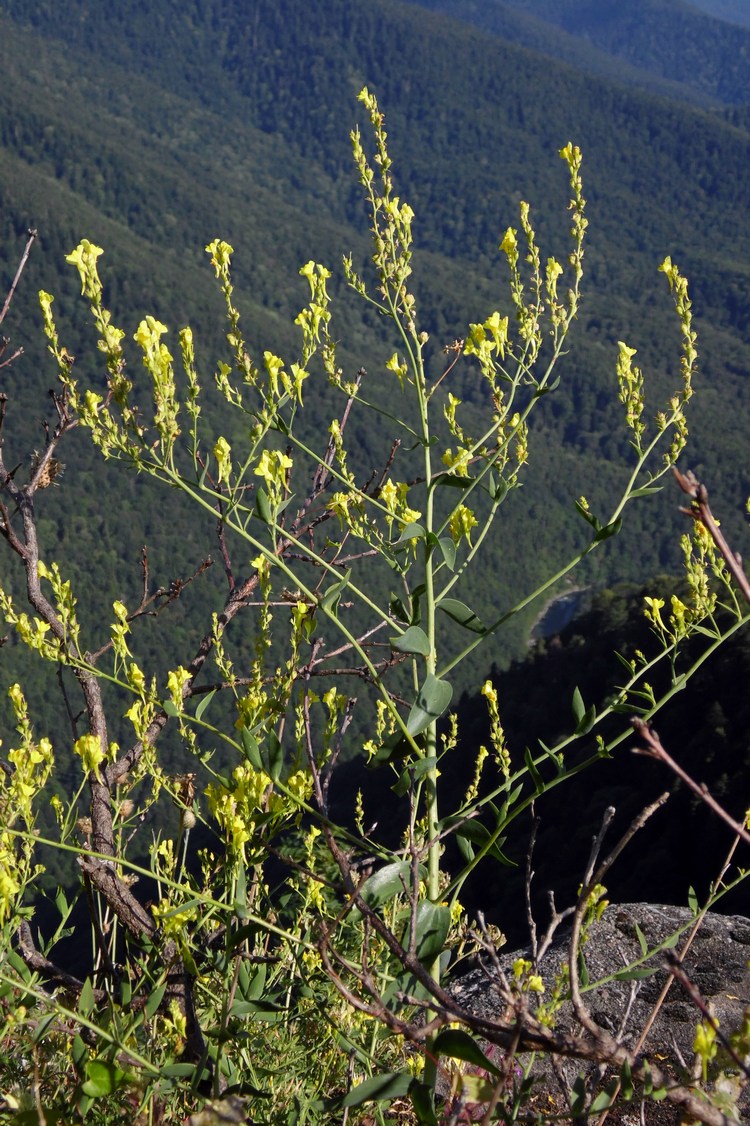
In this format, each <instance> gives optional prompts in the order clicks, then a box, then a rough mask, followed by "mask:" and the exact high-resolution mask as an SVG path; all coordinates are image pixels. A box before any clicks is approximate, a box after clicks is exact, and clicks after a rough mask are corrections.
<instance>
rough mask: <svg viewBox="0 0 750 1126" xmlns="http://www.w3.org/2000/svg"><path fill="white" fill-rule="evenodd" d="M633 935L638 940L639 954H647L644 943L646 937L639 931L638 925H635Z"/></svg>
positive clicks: (646, 946) (645, 943) (646, 944)
mask: <svg viewBox="0 0 750 1126" xmlns="http://www.w3.org/2000/svg"><path fill="white" fill-rule="evenodd" d="M635 933H636V937H637V939H638V945H639V946H640V948H641V954H648V943H647V942H646V936H645V934H644V933H643V931H642V930H641V928H640V926H639V925H638V923H636V924H635Z"/></svg>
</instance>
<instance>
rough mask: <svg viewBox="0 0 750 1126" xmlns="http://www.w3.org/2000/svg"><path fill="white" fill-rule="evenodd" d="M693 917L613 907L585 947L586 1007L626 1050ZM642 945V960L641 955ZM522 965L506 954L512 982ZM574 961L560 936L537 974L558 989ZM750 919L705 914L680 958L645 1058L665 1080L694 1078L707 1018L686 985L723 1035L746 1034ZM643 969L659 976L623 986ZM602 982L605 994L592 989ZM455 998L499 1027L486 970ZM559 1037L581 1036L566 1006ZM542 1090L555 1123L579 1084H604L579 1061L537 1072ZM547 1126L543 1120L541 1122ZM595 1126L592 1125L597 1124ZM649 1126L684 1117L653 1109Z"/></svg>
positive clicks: (635, 1112)
mask: <svg viewBox="0 0 750 1126" xmlns="http://www.w3.org/2000/svg"><path fill="white" fill-rule="evenodd" d="M692 921H693V917H692V915H691V913H690V911H688V910H687V909H686V908H681V907H670V906H654V905H651V904H643V903H639V904H633V903H628V904H622V905H619V906H616V905H611V906H609V907H608V908H607V910H606V911H605V913H604V915H603V917H602V919H601V921H600V922H599V923H598V924H596V925H594V926H593V928H592V929H591V932H590V936H589V939H588V941H587V943H586V945H585V947H584V958H585V965H586V974H587V976H588V981H589V985H588V986H587V987H586V991H585V992H584V994H583V999H584V1001H585V1003H586V1005H587V1007H588V1009H589V1012H590V1014H591V1016H592V1017H593V1018H594V1020H595V1021H596V1022H597V1024H598V1025H599V1026H600V1027H601V1028H603V1029H605V1030H606V1031H607V1032H609V1033H610V1034H611V1035H613V1036H614V1037H615V1038H616V1039H617V1040H618V1041H619V1042H620V1043H621V1044H623V1045H624V1046H625V1047H628V1048H630V1049H636V1048H638V1041H639V1038H640V1035H641V1033H642V1031H643V1030H644V1028H646V1026H647V1023H648V1022H649V1020H650V1018H651V1015H652V1012H653V1010H654V1007H655V1006H656V1004H657V1002H658V1000H659V997H660V994H661V992H662V989H663V987H664V985H665V983H666V982H667V981H668V980H669V979H670V977H672V974H671V973H670V970H669V967H668V962H667V959H668V954H669V953H670V952H671V953H673V954H676V955H680V954H681V951H682V950H683V948H684V943H685V940H686V939H687V937H688V935H689V933H690V930H691V926H692ZM678 932H681V934H680V938H679V939H678V940H677V943H676V945H674V946H673V947H672V948H670V947H669V946H665V943H668V942H669V940H670V936H673V935H675V934H676V933H678ZM644 945H645V947H646V953H645V954H644ZM519 957H529V952H528V951H518V950H517V951H513V952H511V953H505V952H504V951H501V954H500V965H501V968H502V969H503V971H504V972H507V973H508V974H510V972H511V966H512V965H513V963H514V961H515V960H516V959H517V958H519ZM567 957H568V947H567V942H566V939H565V936H564V935H560V936H559V937H558V938H556V940H555V942H554V943H553V944H552V945H551V947H550V948H549V950H548V951H547V953H546V955H545V956H544V958H543V959H542V961H541V965H540V967H539V970H540V973H541V975H542V978H543V980H544V981H545V984H547V985H548V986H549V984H550V983H551V982H552V981H554V979H555V977H556V975H557V973H558V971H559V969H560V967H561V966H562V965H563V963H564V962H565V961H566V959H567ZM748 962H750V919H748V918H745V917H743V916H738V915H731V916H723V915H718V914H707V915H706V916H705V917H704V919H703V921H702V923H701V925H700V928H699V929H698V931H697V934H696V935H695V938H694V939H693V941H692V944H691V945H690V948H689V950H688V951H687V952H686V953H685V955H684V958H682V962H681V968H682V970H683V971H684V979H685V980H684V981H683V983H682V984H681V983H680V982H679V981H678V980H674V979H673V980H672V984H671V987H670V989H669V992H668V993H667V995H666V997H665V998H664V1000H663V1002H662V1003H661V1005H660V1007H659V1008H658V1012H657V1014H656V1016H655V1019H654V1020H653V1024H652V1026H651V1028H650V1031H649V1033H648V1036H647V1038H646V1040H645V1042H644V1044H643V1047H642V1048H639V1049H638V1050H639V1051H640V1053H641V1055H645V1056H647V1057H648V1058H650V1059H652V1060H654V1061H655V1062H656V1063H657V1064H658V1066H659V1067H660V1068H661V1069H662V1071H666V1072H668V1073H671V1074H673V1075H675V1076H681V1077H682V1078H683V1079H684V1077H685V1075H686V1073H687V1074H688V1075H689V1074H690V1072H691V1069H692V1068H693V1056H694V1053H693V1041H694V1038H695V1030H696V1025H697V1024H698V1022H699V1021H700V1020H701V1018H702V1013H701V1011H700V1005H699V1003H698V1002H697V1001H696V1000H695V999H694V998H691V997H690V995H689V991H688V987H687V984H686V983H689V984H690V986H692V988H693V990H694V991H696V995H697V996H698V997H699V998H700V1000H701V1001H702V1002H703V1003H705V1004H706V1005H708V1006H710V1011H711V1013H712V1014H713V1015H714V1016H715V1017H716V1018H717V1020H718V1021H719V1025H720V1029H721V1031H722V1032H725V1033H726V1034H727V1035H728V1034H730V1033H731V1032H733V1031H734V1030H736V1029H738V1028H739V1027H741V1025H742V1022H743V1018H744V1014H745V1010H746V1009H747V1008H748V1006H750V969H748ZM634 963H637V964H638V972H639V973H640V972H641V971H643V972H644V973H646V972H647V971H653V972H651V973H649V974H648V976H638V977H631V978H630V979H623V977H620V978H617V977H613V975H617V974H620V975H622V974H623V971H624V969H625V967H628V966H631V965H633V964H634ZM597 982H603V984H596V983H597ZM453 992H454V993H455V995H456V998H457V1000H459V1001H460V1002H461V1003H462V1004H463V1005H465V1006H466V1007H468V1008H470V1009H471V1010H472V1011H474V1012H476V1013H481V1014H483V1015H485V1016H490V1015H491V1016H496V1017H500V1016H501V1014H502V1011H503V1002H502V999H501V997H500V995H499V993H498V992H497V991H496V990H495V988H494V987H493V983H492V974H491V972H490V971H489V970H488V969H487V968H486V967H483V968H480V969H477V970H474V971H472V972H471V973H469V974H467V975H466V976H464V977H461V978H460V979H458V980H457V981H456V983H455V985H454V987H453ZM558 1027H561V1028H565V1029H567V1030H571V1031H577V1030H578V1029H579V1028H580V1026H579V1025H578V1024H577V1021H576V1018H575V1015H574V1013H573V1011H572V1007H571V1005H570V1004H569V1003H566V1004H565V1005H564V1007H563V1009H562V1010H561V1012H560V1014H559V1015H558ZM534 1066H535V1070H536V1073H537V1074H538V1076H539V1088H538V1092H537V1094H536V1096H535V1098H534V1104H535V1107H536V1109H537V1111H538V1112H541V1113H542V1115H544V1114H547V1113H548V1114H550V1115H552V1114H555V1113H557V1114H559V1113H560V1112H561V1111H562V1110H563V1109H564V1107H565V1105H566V1104H565V1099H564V1087H565V1086H566V1085H567V1086H568V1087H570V1086H572V1084H573V1082H574V1080H575V1078H576V1076H577V1075H585V1077H586V1079H587V1081H588V1082H589V1083H594V1082H596V1083H597V1089H598V1088H599V1085H601V1084H603V1083H605V1082H606V1080H607V1078H608V1076H607V1074H606V1072H603V1071H601V1070H599V1069H597V1068H596V1067H595V1066H593V1065H590V1066H584V1065H582V1064H581V1063H580V1062H578V1061H575V1060H559V1061H558V1063H557V1066H556V1068H554V1069H553V1068H552V1067H551V1066H550V1064H549V1062H548V1061H544V1060H542V1061H541V1062H540V1063H539V1064H535V1065H534ZM740 1115H741V1117H740V1118H737V1119H734V1120H735V1121H750V1099H748V1093H747V1092H746V1091H745V1092H744V1093H743V1094H742V1096H741V1098H740ZM542 1120H543V1119H542ZM594 1120H595V1119H593V1118H592V1120H591V1121H594ZM607 1121H608V1122H609V1123H611V1124H612V1126H614V1124H616V1123H622V1124H623V1126H638V1124H640V1123H641V1121H642V1119H641V1115H640V1108H639V1107H637V1106H636V1105H635V1104H631V1105H627V1104H625V1105H623V1106H621V1107H620V1108H618V1110H617V1111H616V1112H615V1111H614V1110H613V1111H612V1112H611V1113H610V1115H609V1117H608V1119H607ZM643 1121H645V1122H646V1123H648V1124H649V1126H661V1124H665V1126H666V1124H672V1123H675V1124H677V1123H679V1122H680V1114H679V1111H678V1110H677V1109H676V1108H674V1107H671V1106H669V1105H668V1104H667V1103H658V1104H657V1103H649V1104H648V1105H647V1106H646V1108H645V1119H643Z"/></svg>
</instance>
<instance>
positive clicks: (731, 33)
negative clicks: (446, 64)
mask: <svg viewBox="0 0 750 1126" xmlns="http://www.w3.org/2000/svg"><path fill="white" fill-rule="evenodd" d="M412 2H413V3H417V4H420V6H422V7H425V8H429V9H430V10H432V11H435V12H441V13H443V14H445V15H449V16H451V18H453V19H455V20H458V21H461V22H463V23H467V24H471V25H473V26H474V27H477V28H480V29H481V30H483V31H486V32H490V33H491V34H492V35H496V36H497V37H498V38H500V39H503V40H505V41H506V42H509V43H516V44H518V45H519V46H523V47H528V48H530V49H531V50H533V51H538V52H540V53H541V54H544V55H547V56H549V57H550V58H552V59H556V60H558V61H560V62H565V63H568V64H569V65H570V66H572V67H574V68H575V69H576V70H579V71H582V72H583V73H585V74H591V75H596V76H598V77H601V78H604V79H606V80H607V81H610V82H616V83H621V84H622V85H625V86H632V87H635V88H636V89H639V90H644V91H648V92H649V93H651V94H655V95H659V96H662V97H667V98H673V99H676V100H678V101H684V102H688V103H690V104H695V105H700V106H703V107H706V108H709V107H720V106H722V105H725V104H727V102H728V101H729V102H731V103H733V104H744V103H745V102H746V101H747V96H746V87H745V88H743V85H742V84H743V82H744V81H745V79H746V66H745V61H744V59H743V58H742V57H740V58H737V56H736V51H735V46H736V45H735V43H734V39H735V37H736V36H735V33H736V32H737V30H738V29H737V27H734V28H730V27H728V26H727V25H726V23H719V22H718V19H717V20H714V19H713V18H712V19H708V18H707V14H708V15H711V16H713V15H714V13H710V12H708V5H707V11H706V12H699V11H698V10H697V8H698V5H695V6H693V5H690V4H689V3H687V0H671V3H667V4H664V3H660V4H653V3H650V2H644V0H636V2H634V3H630V4H628V5H622V4H620V5H617V6H612V7H607V5H606V4H605V5H602V4H597V5H591V4H588V3H581V2H573V3H570V4H559V3H544V2H542V3H537V2H532V3H527V2H525V0H471V3H465V2H464V0H412ZM604 13H609V16H610V22H609V23H608V24H604V23H603V22H602V17H603V15H604ZM715 14H716V16H717V17H718V15H719V13H715ZM594 21H596V22H595V23H594ZM735 22H741V21H735ZM592 25H593V30H592ZM668 28H669V30H667V29H668ZM697 37H700V50H698V49H697ZM644 42H645V43H646V44H647V45H648V49H647V50H643V44H644ZM740 50H741V45H740ZM685 53H687V55H688V57H689V59H690V65H689V66H687V67H686V66H685V65H684V62H679V61H677V60H676V58H675V57H674V56H677V55H680V54H682V55H684V54H685ZM725 66H726V67H727V68H728V70H729V72H730V73H733V74H734V75H735V77H734V79H733V80H732V81H731V82H729V83H726V77H725V76H724V73H723V71H724V67H725ZM719 75H722V81H721V82H719ZM725 84H726V85H725ZM728 91H729V92H731V95H732V96H731V97H729V98H727V92H728Z"/></svg>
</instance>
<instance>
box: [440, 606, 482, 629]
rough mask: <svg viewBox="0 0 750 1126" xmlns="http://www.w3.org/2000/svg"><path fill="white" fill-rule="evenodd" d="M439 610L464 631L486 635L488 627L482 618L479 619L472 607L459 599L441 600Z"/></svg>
mask: <svg viewBox="0 0 750 1126" xmlns="http://www.w3.org/2000/svg"><path fill="white" fill-rule="evenodd" d="M437 608H438V610H442V611H443V613H444V614H447V615H448V617H449V618H452V619H453V621H454V622H458V624H459V625H460V626H463V627H464V629H470V630H471V632H472V633H486V632H487V627H486V626H485V624H484V622H483V621H482V619H481V618H480V617H478V616H477V615H476V614H475V613H474V611H473V610H472V609H471V607H469V606H467V605H466V604H465V603H464V602H459V601H458V599H457V598H441V599H440V601H439V602H438V604H437Z"/></svg>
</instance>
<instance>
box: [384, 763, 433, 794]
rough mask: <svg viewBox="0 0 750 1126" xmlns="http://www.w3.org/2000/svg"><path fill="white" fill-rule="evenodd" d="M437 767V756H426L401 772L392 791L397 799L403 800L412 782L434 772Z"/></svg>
mask: <svg viewBox="0 0 750 1126" xmlns="http://www.w3.org/2000/svg"><path fill="white" fill-rule="evenodd" d="M435 766H437V758H436V756H435V755H426V756H425V757H424V758H420V759H416V760H415V761H414V762H411V763H410V764H409V765H408V766H407V767H406V769H405V770H403V771H402V772H401V775H400V777H399V779H398V781H397V782H396V783H395V784H394V785H393V786H391V790H392V791H393V793H394V794H396V796H397V797H399V798H402V797H403V796H404V794H408V792H409V787H410V786H411V785H412V782H416V780H417V779H418V778H421V777H422V775H423V774H427V773H428V771H430V770H433V769H434V768H435Z"/></svg>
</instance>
